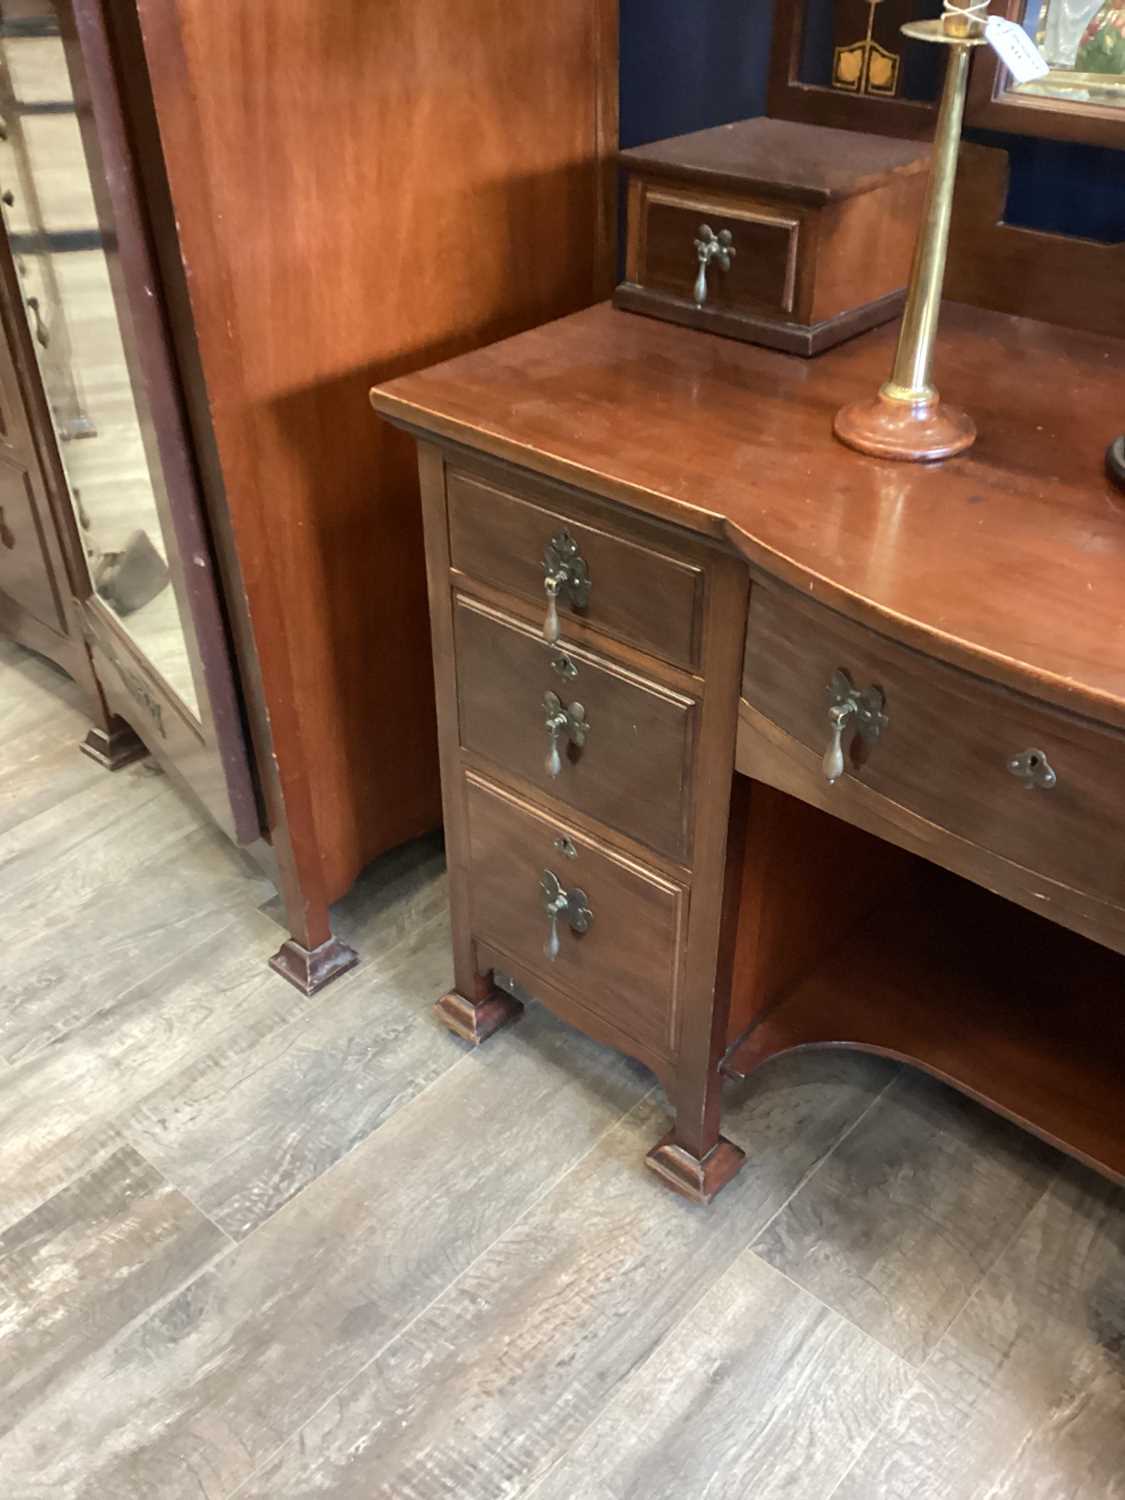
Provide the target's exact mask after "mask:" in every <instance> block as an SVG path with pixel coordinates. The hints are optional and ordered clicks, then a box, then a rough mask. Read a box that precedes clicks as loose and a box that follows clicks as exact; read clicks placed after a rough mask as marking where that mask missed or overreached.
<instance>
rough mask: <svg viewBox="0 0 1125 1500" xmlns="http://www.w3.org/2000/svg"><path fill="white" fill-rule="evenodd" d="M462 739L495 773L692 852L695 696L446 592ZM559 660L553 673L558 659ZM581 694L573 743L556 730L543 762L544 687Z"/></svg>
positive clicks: (566, 698) (667, 848) (667, 850)
mask: <svg viewBox="0 0 1125 1500" xmlns="http://www.w3.org/2000/svg"><path fill="white" fill-rule="evenodd" d="M454 633H455V637H456V645H457V697H458V704H459V710H460V728H461V745H462V747H463V748H464V749H465V750H468V751H471V752H476V753H477V754H479V755H483V756H485V757H487V758H488V759H489V760H490V761H491V762H492V764H493V765H495V766H497V767H498V768H499V769H500V770H501V771H502V772H504V773H508V774H512V773H514V774H515V775H516V776H519V777H522V778H523V779H524V780H525V781H526V782H529V783H530V784H531V785H532V786H533V787H535V788H537V789H538V790H539V791H540V792H543V793H546V794H549V795H550V796H551V797H553V798H563V799H565V801H566V802H567V803H568V804H569V805H571V806H573V807H574V808H576V809H578V810H579V811H580V812H584V813H586V814H587V816H589V817H592V818H596V819H599V820H600V821H601V822H602V823H605V824H607V825H608V826H609V827H611V828H614V829H618V830H620V831H621V832H622V833H625V834H628V835H629V836H630V837H632V838H634V839H637V840H640V841H641V842H642V843H644V844H648V845H651V846H652V847H654V848H656V849H658V850H660V851H661V852H662V853H664V854H667V855H669V856H670V857H671V858H673V859H679V860H681V861H686V860H687V858H688V856H689V853H690V838H689V834H690V821H689V820H690V813H691V801H692V790H693V781H692V763H693V752H694V746H695V732H696V728H697V713H696V701H695V700H694V699H692V698H685V697H684V696H683V695H682V694H679V693H673V692H671V691H670V690H669V689H667V688H664V687H661V686H660V685H659V684H657V683H655V682H650V681H647V680H645V679H644V678H641V677H638V676H637V675H636V674H635V673H632V672H629V671H626V670H625V669H624V668H623V667H621V666H619V665H617V664H616V663H614V662H613V661H610V660H608V659H607V658H606V657H604V656H599V655H595V654H593V653H592V652H589V651H585V650H581V649H579V648H577V647H575V646H572V645H571V644H569V643H568V642H567V641H566V640H565V638H564V639H563V640H561V641H560V642H559V645H558V647H554V646H549V645H547V643H546V642H545V641H544V640H543V639H542V637H541V636H540V635H539V634H537V633H536V631H535V630H534V629H532V628H531V627H529V626H528V625H526V624H524V623H523V622H522V621H520V620H517V619H515V618H513V617H512V616H510V615H505V614H501V613H499V612H498V611H495V610H491V609H489V608H487V607H486V606H484V605H481V604H478V603H476V602H475V601H473V600H471V599H467V598H465V597H463V596H462V597H460V598H456V599H455V606H454ZM560 667H561V668H562V671H561V672H560V670H559V668H560ZM547 693H551V694H554V696H555V697H556V698H557V699H558V700H559V702H560V703H561V704H563V705H565V706H566V707H567V708H569V709H573V706H574V705H575V704H580V705H581V707H582V709H583V719H582V721H583V723H584V724H585V725H586V726H587V730H586V741H585V744H584V745H582V746H579V745H577V744H575V743H574V742H573V740H571V739H570V738H569V737H568V735H567V734H566V732H565V731H564V732H563V733H562V734H561V735H560V736H559V738H558V751H559V761H560V770H559V774H558V775H557V776H552V775H551V774H550V772H549V771H548V768H547V764H546V762H547V757H548V753H549V751H550V746H551V740H550V737H549V735H548V733H547V730H546V727H545V726H546V717H547V713H546V709H545V707H544V697H545V695H546V694H547Z"/></svg>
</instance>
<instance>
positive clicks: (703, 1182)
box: [645, 1130, 746, 1203]
mask: <svg viewBox="0 0 1125 1500" xmlns="http://www.w3.org/2000/svg"><path fill="white" fill-rule="evenodd" d="M745 1160H746V1152H745V1151H741V1150H740V1149H739V1148H738V1147H737V1146H736V1145H735V1144H734V1142H733V1141H728V1140H727V1138H726V1136H722V1135H721V1136H720V1137H719V1139H718V1140H717V1141H716V1143H715V1144H714V1146H712V1147H711V1150H710V1151H708V1153H707V1155H706V1156H704V1157H698V1156H693V1155H692V1154H691V1152H690V1151H687V1150H685V1148H684V1147H683V1146H678V1145H677V1144H676V1132H675V1131H674V1130H670V1131H669V1132H668V1134H667V1135H666V1136H665V1137H664V1139H663V1140H662V1141H660V1142H658V1144H657V1145H655V1146H654V1147H653V1148H652V1150H651V1151H650V1152H649V1153H648V1155H647V1156H646V1157H645V1164H646V1166H649V1167H651V1168H652V1170H653V1171H654V1172H655V1173H656V1174H657V1176H658V1177H660V1178H662V1179H663V1181H664V1182H666V1183H667V1185H668V1186H669V1187H670V1188H673V1189H674V1190H675V1191H676V1192H677V1193H682V1194H683V1196H684V1197H685V1198H690V1199H691V1200H692V1202H693V1203H710V1202H711V1199H712V1198H714V1196H715V1194H716V1193H718V1192H720V1191H721V1190H722V1189H723V1188H725V1187H726V1185H727V1183H728V1182H729V1181H730V1180H731V1178H732V1177H734V1176H735V1174H736V1173H737V1172H738V1170H739V1168H740V1167H741V1166H742V1163H743V1162H744V1161H745Z"/></svg>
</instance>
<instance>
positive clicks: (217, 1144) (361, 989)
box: [121, 850, 461, 1239]
mask: <svg viewBox="0 0 1125 1500" xmlns="http://www.w3.org/2000/svg"><path fill="white" fill-rule="evenodd" d="M400 864H401V861H400ZM442 866H443V862H442V860H441V858H440V855H439V854H438V853H437V852H436V851H432V850H424V851H422V857H421V858H418V857H415V860H414V863H413V866H412V867H410V868H409V869H407V870H400V871H399V878H397V879H395V880H393V881H392V882H389V884H391V885H393V886H394V887H395V889H396V890H397V895H398V901H397V902H391V903H388V904H386V905H385V906H384V908H383V910H384V915H385V916H386V917H387V919H388V920H385V921H383V922H382V923H380V922H378V921H375V920H372V919H369V920H368V922H367V923H366V925H365V932H366V935H367V936H368V937H369V939H370V945H369V946H368V947H367V948H366V950H365V951H366V954H367V957H366V958H365V960H364V964H363V967H362V968H361V969H358V970H355V971H353V973H352V974H349V975H348V976H347V977H346V978H344V979H343V980H340V981H337V982H336V983H335V984H333V985H332V986H331V987H330V988H329V989H328V990H327V991H326V992H325V993H324V995H323V996H321V997H320V999H319V1001H318V1003H317V1004H316V1005H315V1006H314V1007H312V1008H311V1009H310V1010H309V1012H308V1014H307V1015H306V1014H305V1013H303V1012H302V1013H301V1014H300V1015H299V1016H298V1017H297V1018H295V1019H294V1021H293V1022H292V1023H291V1024H290V1025H288V1026H286V1027H284V1028H281V1029H279V1028H278V1027H277V1026H276V1025H275V1024H274V1023H273V1017H272V1015H270V1014H266V1015H264V1016H263V1017H262V1019H261V1021H260V1022H259V1023H258V1024H256V1025H248V1026H240V1027H237V1028H232V1029H231V1030H230V1031H228V1032H227V1033H226V1035H225V1036H224V1039H223V1042H222V1044H221V1045H220V1046H219V1047H218V1048H216V1049H214V1050H212V1051H210V1052H207V1053H205V1054H203V1055H201V1056H200V1057H199V1058H198V1059H197V1061H196V1062H195V1063H194V1064H193V1065H192V1066H191V1067H190V1068H187V1069H182V1070H180V1071H179V1072H178V1073H177V1074H176V1075H175V1077H173V1078H172V1079H170V1080H169V1082H168V1084H167V1085H166V1086H164V1087H162V1088H160V1089H157V1090H156V1091H155V1092H153V1093H152V1094H150V1095H148V1096H147V1097H146V1098H145V1099H144V1100H142V1101H141V1102H140V1103H139V1104H138V1105H137V1106H136V1107H135V1108H134V1109H133V1110H132V1111H130V1112H129V1113H128V1115H127V1116H125V1117H124V1118H123V1120H122V1122H121V1123H122V1129H123V1130H124V1132H125V1134H126V1136H127V1137H128V1138H129V1139H130V1140H132V1141H133V1143H134V1144H135V1145H136V1146H137V1147H138V1148H139V1149H140V1150H141V1151H143V1152H144V1154H145V1156H146V1157H147V1158H148V1160H149V1161H152V1162H154V1163H155V1164H156V1165H157V1166H158V1167H159V1168H160V1170H161V1171H162V1172H163V1173H164V1174H165V1175H166V1176H167V1177H168V1178H170V1180H171V1181H173V1182H175V1183H177V1184H178V1185H179V1186H180V1187H182V1188H183V1189H184V1191H185V1192H187V1193H188V1195H189V1196H190V1197H191V1198H192V1200H193V1202H196V1203H198V1204H199V1205H200V1207H201V1208H203V1209H204V1211H205V1212H206V1213H207V1214H208V1215H209V1216H210V1217H211V1218H213V1219H214V1220H215V1222H216V1223H217V1224H219V1225H221V1227H222V1228H223V1229H224V1230H225V1231H226V1232H227V1233H228V1234H230V1235H231V1236H233V1237H234V1238H235V1239H241V1238H243V1237H244V1236H245V1235H247V1234H249V1233H250V1232H251V1231H252V1230H253V1229H255V1228H256V1227H257V1226H258V1225H259V1224H260V1223H262V1222H263V1220H265V1219H267V1218H268V1217H269V1216H270V1215H271V1214H273V1213H275V1212H276V1211H277V1209H279V1208H280V1207H281V1206H282V1205H283V1204H285V1203H287V1202H288V1201H289V1199H290V1198H292V1197H293V1196H294V1195H295V1194H296V1193H298V1192H300V1190H301V1189H302V1188H303V1187H304V1186H306V1184H308V1183H309V1182H311V1181H313V1179H314V1178H316V1177H318V1176H319V1175H320V1174H321V1173H322V1172H324V1171H326V1170H327V1169H328V1168H329V1167H330V1166H332V1165H333V1163H334V1162H336V1161H338V1160H339V1159H340V1158H341V1157H342V1156H344V1155H346V1154H347V1153H348V1152H349V1151H350V1150H352V1149H353V1148H354V1147H355V1146H356V1145H358V1143H359V1142H360V1141H362V1140H363V1139H364V1138H365V1137H366V1136H368V1135H369V1134H370V1133H371V1131H372V1130H374V1129H375V1128H376V1127H377V1126H378V1125H379V1124H380V1122H381V1121H382V1120H383V1119H385V1118H386V1117H387V1116H388V1115H389V1114H390V1113H391V1112H392V1111H393V1110H395V1109H396V1108H399V1107H401V1105H403V1104H405V1103H406V1102H408V1101H409V1100H410V1099H411V1098H413V1097H414V1096H415V1095H416V1094H418V1093H420V1092H421V1091H422V1090H423V1089H425V1088H426V1087H427V1086H428V1085H429V1084H431V1083H432V1082H433V1081H434V1080H435V1079H436V1078H438V1077H440V1075H441V1074H442V1073H443V1072H445V1070H446V1069H447V1068H448V1067H450V1066H451V1065H452V1064H453V1063H454V1062H456V1061H457V1059H458V1058H459V1057H460V1056H461V1051H460V1047H459V1044H458V1043H457V1041H456V1040H455V1039H454V1038H453V1037H452V1036H450V1034H449V1033H448V1032H447V1031H446V1030H445V1028H444V1027H442V1026H441V1024H440V1023H439V1022H438V1021H437V1019H436V1018H435V1016H434V1015H433V1000H434V997H435V996H437V995H440V994H443V993H444V992H445V991H446V990H447V989H448V988H449V987H450V985H451V983H452V959H451V956H450V955H451V948H450V936H449V916H448V906H447V902H446V893H445V892H446V886H445V876H444V870H443V867H442ZM406 911H409V912H410V913H411V916H412V920H410V921H404V920H402V918H403V913H404V912H406Z"/></svg>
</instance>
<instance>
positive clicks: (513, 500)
mask: <svg viewBox="0 0 1125 1500" xmlns="http://www.w3.org/2000/svg"><path fill="white" fill-rule="evenodd" d="M563 531H566V532H568V533H569V534H570V536H572V537H573V539H574V540H575V542H577V544H578V550H579V553H580V555H581V557H582V558H583V560H584V561H585V562H586V564H587V566H588V568H589V573H590V596H589V600H588V602H587V603H586V605H585V606H584V607H583V608H581V609H578V608H575V607H574V606H573V605H572V603H571V602H570V600H569V599H568V597H567V595H566V591H565V590H564V591H563V592H561V593H560V594H559V599H558V608H559V618H560V620H561V622H562V627H563V629H564V630H565V629H566V626H567V621H568V620H569V619H570V618H571V617H572V615H573V617H574V618H577V619H579V620H582V621H584V622H585V623H587V624H589V625H590V626H592V627H593V628H595V629H597V630H604V631H605V632H606V634H608V635H611V636H615V637H617V638H619V639H621V640H625V641H629V642H632V643H633V644H634V645H637V646H640V647H642V648H643V649H645V650H648V651H652V652H654V653H655V654H656V655H657V656H661V657H664V658H665V659H667V660H668V661H671V662H676V663H679V664H681V665H683V666H686V667H694V666H696V665H698V663H699V660H700V653H701V651H702V626H703V604H704V573H703V569H702V568H701V567H700V566H699V565H698V564H696V563H694V562H692V561H690V560H685V559H684V558H683V557H682V556H680V555H677V549H676V548H675V546H674V544H673V543H672V542H671V539H668V540H667V541H666V542H665V545H664V548H663V549H660V547H659V543H657V542H656V541H655V540H653V541H652V542H649V541H644V542H639V541H635V540H630V539H629V538H627V537H626V536H624V535H622V534H621V533H620V532H615V531H612V530H610V529H609V528H608V527H607V526H605V525H604V524H598V523H592V522H589V521H582V520H580V519H579V518H578V517H576V516H575V515H574V513H573V512H572V511H571V510H570V509H569V507H568V509H567V510H563V509H561V508H560V509H558V510H555V509H554V508H549V507H548V505H546V504H541V503H537V501H536V500H535V499H534V498H532V497H528V498H522V497H519V496H517V495H515V494H513V493H510V492H509V491H507V490H501V489H499V488H496V487H494V486H492V485H489V484H485V483H484V482H482V481H481V480H479V479H475V478H473V477H471V476H470V475H467V474H461V473H458V472H457V471H456V470H454V471H452V472H451V473H450V475H449V546H450V556H451V559H452V563H453V566H454V567H455V568H458V569H460V570H461V571H462V572H463V573H466V574H468V575H469V576H470V577H473V578H478V579H480V580H482V581H483V582H485V583H489V584H492V585H494V586H496V587H498V588H503V589H510V590H512V591H513V592H514V593H517V594H520V595H522V596H523V597H525V598H528V599H534V600H536V601H537V602H538V603H540V604H542V605H543V608H544V613H545V612H546V599H545V595H544V591H543V574H544V568H543V552H544V548H545V547H546V546H547V545H548V544H549V543H550V542H551V540H552V538H554V537H556V536H558V535H559V534H560V533H561V532H563ZM642 535H643V533H642Z"/></svg>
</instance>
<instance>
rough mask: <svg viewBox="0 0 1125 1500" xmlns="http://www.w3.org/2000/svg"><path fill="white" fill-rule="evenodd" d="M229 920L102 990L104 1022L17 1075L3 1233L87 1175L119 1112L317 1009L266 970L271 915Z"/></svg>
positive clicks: (6, 1109)
mask: <svg viewBox="0 0 1125 1500" xmlns="http://www.w3.org/2000/svg"><path fill="white" fill-rule="evenodd" d="M225 921H226V925H225V926H222V927H219V928H218V929H217V930H216V931H215V932H213V933H212V932H209V931H207V930H206V928H205V929H204V931H203V933H202V934H200V936H199V938H198V941H197V942H196V944H195V945H194V946H193V947H190V948H189V947H185V948H183V949H182V950H181V951H178V952H174V953H173V954H172V956H171V957H169V958H166V959H165V961H164V963H163V964H162V965H161V966H160V967H158V968H156V969H154V970H153V972H151V973H150V974H148V975H146V976H145V977H144V978H143V979H141V980H138V981H136V982H134V983H129V984H125V985H123V987H122V988H121V990H120V991H113V990H110V991H109V992H108V993H99V987H98V985H97V984H96V983H95V984H94V985H92V989H91V993H92V996H97V997H98V998H99V999H100V1001H101V1005H100V1008H99V1010H98V1011H97V1013H96V1014H95V1015H94V1016H92V1017H91V1018H89V1019H88V1020H87V1021H86V1022H85V1023H84V1024H83V1025H81V1026H78V1027H76V1028H75V1029H73V1030H72V1031H71V1032H69V1033H68V1034H67V1035H66V1036H64V1037H62V1038H61V1039H60V1040H58V1041H57V1042H55V1043H54V1045H52V1046H50V1047H48V1048H46V1049H44V1050H43V1051H41V1052H39V1053H37V1054H36V1055H35V1056H34V1057H31V1058H28V1059H27V1060H25V1061H23V1062H21V1063H18V1064H16V1065H15V1066H13V1067H12V1068H11V1069H10V1070H9V1071H8V1073H7V1075H6V1076H5V1078H4V1085H3V1088H2V1089H0V1160H2V1161H3V1163H4V1179H5V1183H4V1192H3V1193H2V1194H0V1228H5V1227H7V1226H8V1225H10V1224H12V1223H14V1222H15V1221H16V1220H18V1219H19V1218H20V1217H22V1215H24V1214H26V1213H30V1212H31V1211H32V1210H33V1209H35V1208H36V1207H37V1206H38V1205H39V1204H40V1203H42V1202H43V1200H44V1199H45V1198H48V1197H50V1196H51V1195H52V1194H53V1193H56V1192H58V1191H59V1190H60V1189H61V1188H62V1187H64V1186H65V1185H66V1184H67V1183H68V1182H70V1181H71V1180H72V1179H73V1178H74V1177H75V1176H77V1175H81V1172H82V1170H83V1165H84V1162H85V1161H86V1159H87V1156H90V1157H91V1159H92V1157H93V1156H95V1155H97V1154H98V1153H99V1152H100V1151H101V1150H102V1149H103V1146H104V1131H105V1127H106V1126H107V1125H109V1124H110V1123H111V1122H112V1121H113V1120H114V1118H115V1117H116V1116H117V1115H118V1114H120V1113H123V1112H125V1111H127V1110H128V1109H129V1108H130V1107H132V1106H133V1105H135V1104H136V1103H137V1102H138V1101H139V1100H140V1099H142V1098H144V1097H145V1095H146V1094H149V1093H151V1092H152V1091H153V1090H154V1089H156V1088H158V1087H159V1086H160V1085H161V1083H162V1082H163V1081H165V1080H167V1079H168V1078H169V1077H171V1076H175V1075H177V1074H179V1073H181V1072H184V1071H187V1070H188V1069H190V1068H191V1067H192V1065H193V1064H194V1062H195V1060H196V1058H198V1057H199V1056H200V1055H201V1054H205V1053H207V1052H209V1051H212V1050H213V1049H215V1047H216V1045H217V1044H219V1041H220V1038H222V1037H223V1035H224V1034H225V1033H227V1032H228V1031H230V1030H231V1028H232V1027H248V1028H253V1029H254V1030H255V1031H256V1033H257V1034H258V1035H261V1034H263V1033H264V1032H265V1031H267V1030H268V1028H269V1027H271V1026H272V1027H273V1028H275V1029H280V1028H282V1027H284V1026H286V1025H288V1024H289V1023H290V1022H292V1021H293V1020H294V1019H295V1018H296V1017H298V1016H300V1015H302V1014H304V1013H305V1012H306V1011H307V1010H308V1009H309V1007H310V1006H311V1005H312V1004H313V1003H314V1002H313V1001H312V1000H310V999H308V998H307V997H306V996H304V995H301V994H300V993H299V992H298V991H297V990H296V989H294V987H293V986H292V985H290V984H286V982H285V981H284V980H283V979H281V978H279V977H278V975H276V974H274V973H273V972H272V971H271V970H270V969H268V968H267V966H266V960H267V958H268V955H269V953H270V952H271V950H272V948H273V947H274V946H275V945H276V940H277V939H276V930H275V929H274V927H273V924H272V923H271V922H270V921H269V920H268V919H267V918H266V917H264V916H262V915H261V914H260V913H258V912H256V911H251V912H240V913H237V914H235V915H230V914H228V915H227V916H226V918H225ZM91 967H95V968H96V965H91ZM110 1139H113V1140H117V1139H118V1137H117V1135H116V1133H115V1132H112V1131H111V1132H110Z"/></svg>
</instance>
